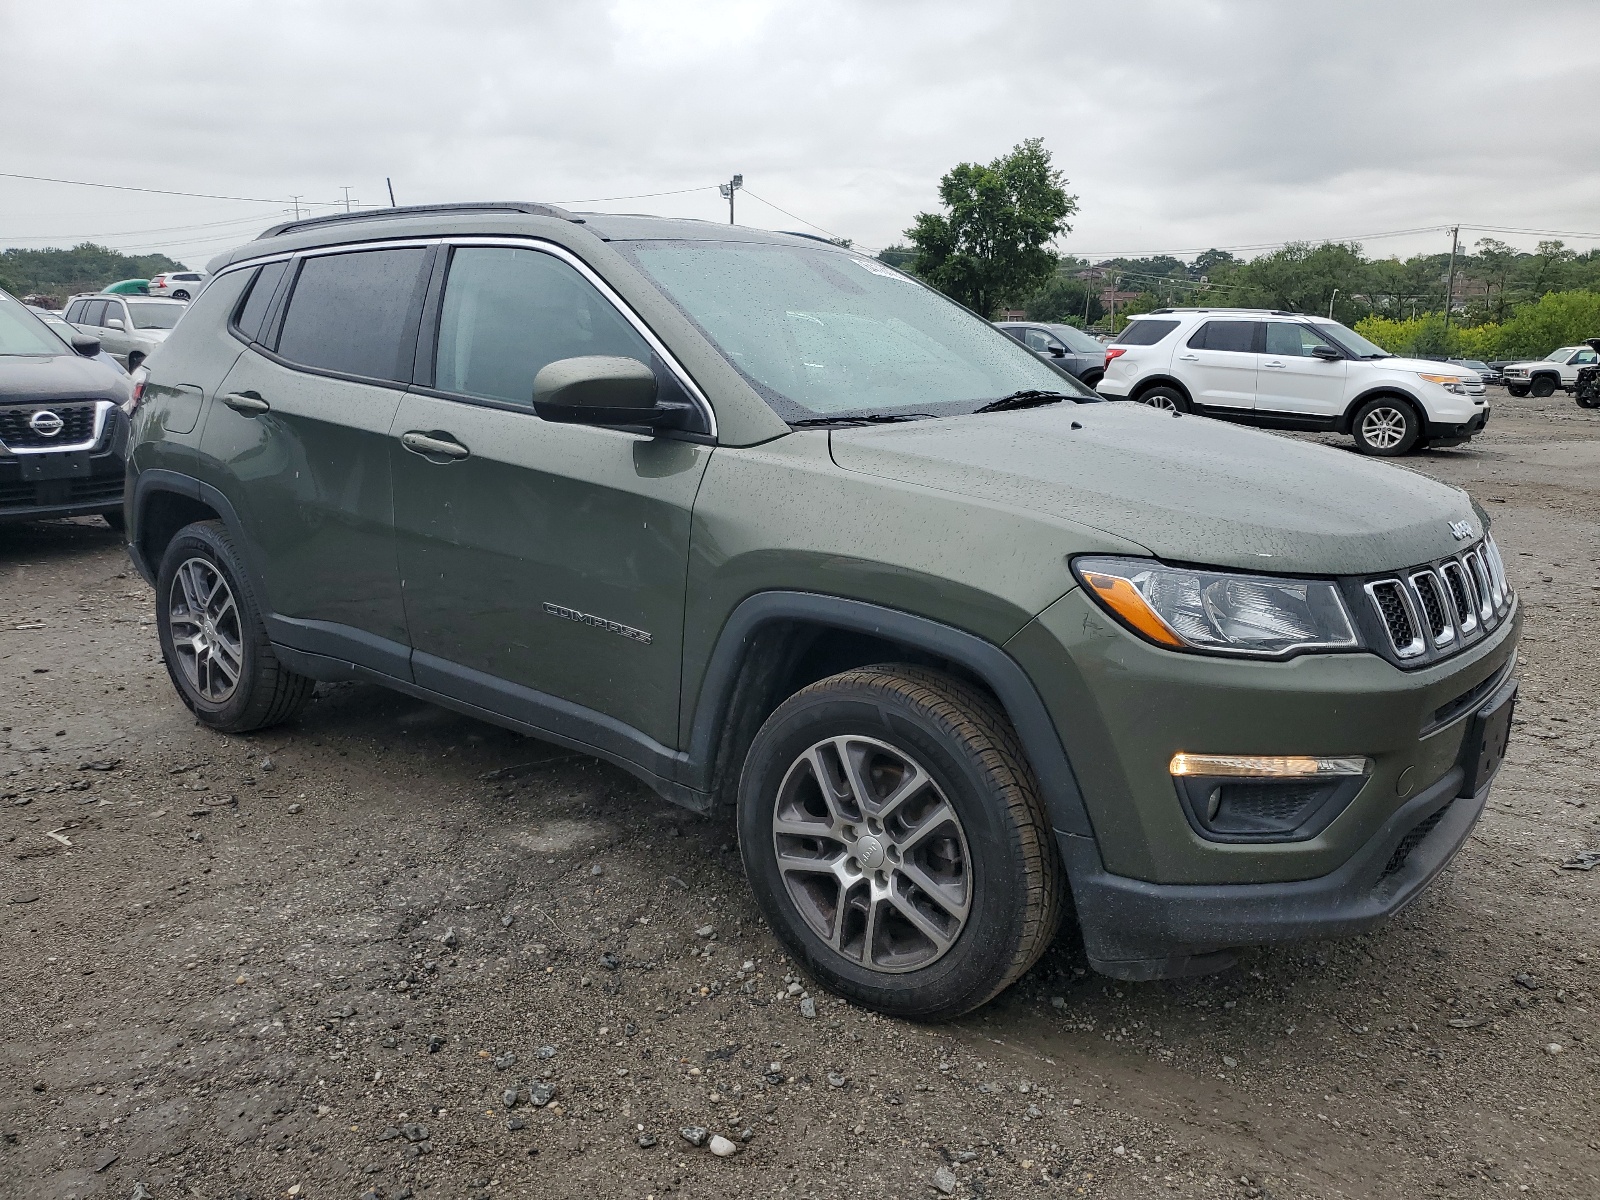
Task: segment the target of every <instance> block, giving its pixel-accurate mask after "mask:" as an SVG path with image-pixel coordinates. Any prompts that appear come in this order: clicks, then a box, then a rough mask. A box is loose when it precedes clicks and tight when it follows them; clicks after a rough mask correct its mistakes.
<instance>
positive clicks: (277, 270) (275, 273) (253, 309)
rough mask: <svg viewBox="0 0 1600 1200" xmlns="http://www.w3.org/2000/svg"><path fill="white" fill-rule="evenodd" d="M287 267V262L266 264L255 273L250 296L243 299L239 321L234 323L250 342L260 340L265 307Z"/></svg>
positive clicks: (265, 312)
mask: <svg viewBox="0 0 1600 1200" xmlns="http://www.w3.org/2000/svg"><path fill="white" fill-rule="evenodd" d="M288 265H289V263H288V261H287V260H285V261H283V262H275V263H268V264H267V265H266V266H264V267H262V268H260V269H259V270H258V271H256V277H255V281H254V282H253V283H251V285H250V294H249V295H248V296H247V297H245V302H244V307H242V308H241V309H240V310H239V319H238V321H236V322H235V323H234V324H235V327H236V328H237V329H238V330H239V332H240V333H242V334H244V336H245V337H247V338H249V339H250V340H251V341H252V342H257V341H260V340H261V322H262V321H264V320H265V319H266V316H267V305H269V304H271V303H272V293H273V292H275V291H277V290H278V282H279V281H280V280H281V279H282V278H283V272H284V269H285V268H286V267H288Z"/></svg>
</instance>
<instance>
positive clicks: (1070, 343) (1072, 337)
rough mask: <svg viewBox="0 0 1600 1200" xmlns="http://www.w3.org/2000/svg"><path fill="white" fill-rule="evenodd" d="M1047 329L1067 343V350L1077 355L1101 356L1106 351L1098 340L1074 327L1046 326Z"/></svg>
mask: <svg viewBox="0 0 1600 1200" xmlns="http://www.w3.org/2000/svg"><path fill="white" fill-rule="evenodd" d="M1045 328H1046V329H1048V330H1049V331H1050V332H1051V333H1053V334H1055V335H1056V337H1058V338H1060V339H1061V340H1062V341H1063V342H1065V343H1066V345H1067V349H1068V350H1071V351H1072V352H1073V353H1075V354H1099V353H1101V352H1102V351H1104V350H1105V347H1104V346H1103V345H1101V344H1100V341H1099V339H1098V338H1093V337H1090V336H1089V335H1088V334H1087V333H1085V332H1084V331H1083V330H1081V329H1078V328H1076V327H1074V326H1072V325H1046V326H1045Z"/></svg>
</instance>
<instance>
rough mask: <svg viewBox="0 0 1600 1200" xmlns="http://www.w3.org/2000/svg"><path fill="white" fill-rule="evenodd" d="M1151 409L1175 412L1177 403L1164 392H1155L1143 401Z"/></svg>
mask: <svg viewBox="0 0 1600 1200" xmlns="http://www.w3.org/2000/svg"><path fill="white" fill-rule="evenodd" d="M1144 403H1145V404H1148V405H1149V406H1150V407H1151V408H1159V409H1160V410H1161V411H1162V412H1177V411H1178V402H1177V401H1176V400H1174V399H1173V398H1172V397H1171V396H1169V395H1167V393H1165V392H1156V393H1155V394H1154V395H1152V396H1150V397H1149V398H1148V399H1147V400H1145V401H1144Z"/></svg>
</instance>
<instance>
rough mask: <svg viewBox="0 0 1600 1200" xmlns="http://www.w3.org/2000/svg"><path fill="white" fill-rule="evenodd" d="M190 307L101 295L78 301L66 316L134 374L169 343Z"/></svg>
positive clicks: (176, 303) (144, 298) (143, 297)
mask: <svg viewBox="0 0 1600 1200" xmlns="http://www.w3.org/2000/svg"><path fill="white" fill-rule="evenodd" d="M186 308H188V305H187V304H184V303H183V302H181V301H178V300H157V299H155V298H154V297H148V296H105V295H99V296H87V297H82V298H75V299H74V300H73V301H72V302H71V303H70V304H68V305H67V311H66V312H65V313H64V314H63V315H64V316H65V317H66V319H67V322H68V323H69V324H71V325H73V326H75V327H76V328H78V329H80V330H82V331H83V332H84V333H87V334H88V335H89V336H91V337H97V338H99V339H100V345H101V346H102V347H103V348H104V349H105V351H106V352H107V353H108V354H110V355H111V356H112V357H113V358H115V359H116V360H117V361H118V362H120V363H121V364H122V365H123V366H125V367H127V368H128V370H130V371H132V370H133V369H134V368H136V367H137V366H138V365H139V364H140V363H142V362H143V361H144V360H145V359H146V358H148V357H149V356H150V352H151V351H152V350H154V349H155V348H156V347H157V346H159V345H160V344H161V343H162V342H164V341H166V340H167V334H169V333H171V332H172V329H173V327H174V326H175V325H177V323H178V318H179V317H181V316H183V313H184V310H185V309H186Z"/></svg>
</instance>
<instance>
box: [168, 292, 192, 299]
mask: <svg viewBox="0 0 1600 1200" xmlns="http://www.w3.org/2000/svg"><path fill="white" fill-rule="evenodd" d="M172 298H173V299H174V300H187V299H188V298H189V293H188V292H173V293H172Z"/></svg>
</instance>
